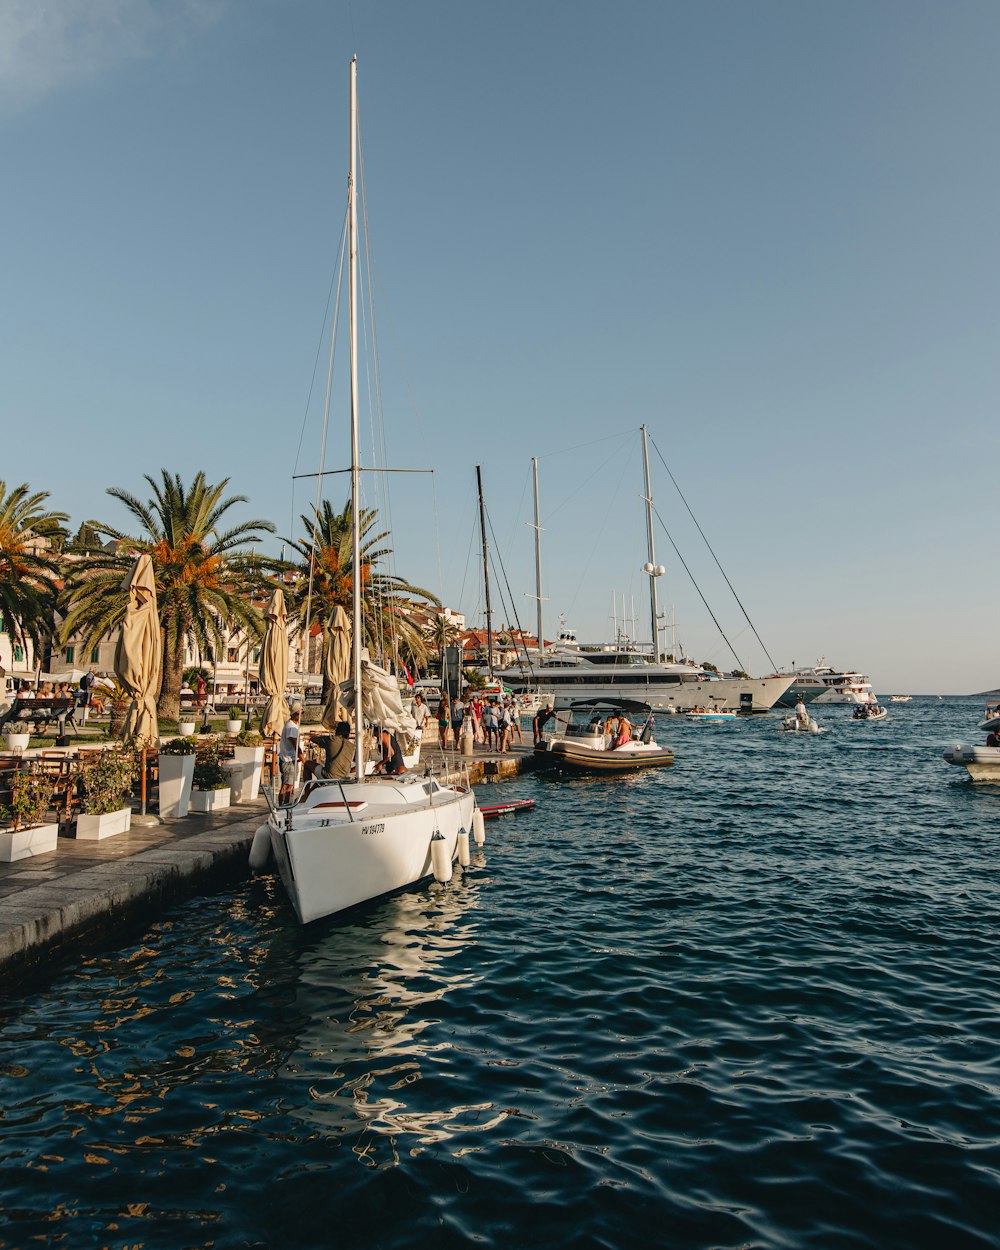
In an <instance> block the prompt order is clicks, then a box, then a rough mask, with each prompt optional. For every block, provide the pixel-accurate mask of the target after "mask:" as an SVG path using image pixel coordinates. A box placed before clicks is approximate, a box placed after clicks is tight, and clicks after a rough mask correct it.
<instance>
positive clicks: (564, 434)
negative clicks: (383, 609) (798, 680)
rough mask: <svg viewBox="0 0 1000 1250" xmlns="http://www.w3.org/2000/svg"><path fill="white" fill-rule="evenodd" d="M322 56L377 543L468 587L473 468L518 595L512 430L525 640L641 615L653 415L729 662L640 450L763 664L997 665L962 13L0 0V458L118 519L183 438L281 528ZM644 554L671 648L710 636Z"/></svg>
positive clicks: (334, 228) (738, 646)
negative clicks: (373, 326)
mask: <svg viewBox="0 0 1000 1250" xmlns="http://www.w3.org/2000/svg"><path fill="white" fill-rule="evenodd" d="M354 51H357V53H358V58H359V83H360V86H359V93H360V99H361V129H362V139H363V145H364V160H365V185H366V194H367V207H368V224H369V233H370V238H371V247H372V254H373V265H374V275H375V276H374V289H375V312H376V318H377V325H378V337H379V345H380V378H381V388H382V412H383V420H384V438H385V443H386V446H387V448H388V451H387V459H388V461H389V463H391V464H394V465H396V466H412V467H421V468H430V467H433V468H434V470H435V472H434V476H433V478H431V477H428V476H402V475H397V476H394V477H393V479H392V482H391V500H390V504H389V509H390V518H391V523H392V529H393V546H394V548H395V553H396V560H395V564H396V571H397V572H398V573H400V574H402V575H404V576H406V577H407V578H408V579H409V580H411V581H413V582H415V583H416V584H420V585H425V586H429V587H431V588H432V589H436V590H438V591H439V593H440V594H441V595H442V597H443V598H444V599H445V601H446V602H447V603H448V604H449V605H450V606H452V607H455V608H456V609H459V610H462V611H465V612H466V613H467V615H468V616H469V618H470V622H473V623H475V622H477V621H478V620H479V619H481V614H482V592H481V588H480V584H479V583H480V578H479V575H478V571H477V566H476V558H477V555H476V548H477V544H478V530H477V524H478V523H477V516H476V501H475V480H474V470H475V465H476V464H477V463H479V464H481V465H482V467H483V477H484V486H485V492H486V499H487V506H488V509H489V512H490V515H491V518H492V522H493V527H494V530H495V533H496V538H497V547H498V552H497V556H498V561H502V565H503V572H501V571H500V568H499V565H498V567H497V569H496V570H495V582H496V583H502V582H504V581H506V582H507V583H509V586H510V595H509V597H508V596H507V593H506V591H505V592H504V599H506V600H507V601H508V602H509V599H511V598H512V599H513V601H514V605H515V607H516V610H517V613H518V617H519V619H520V621H521V623H522V624H524V625H526V626H529V627H532V626H533V624H534V606H533V603H532V601H531V600H530V599H529V598H527V596H528V595H529V594H530V593H531V592H532V591H533V587H534V570H533V563H532V560H533V555H532V534H531V530H530V528H529V527H528V521H529V520H530V507H531V492H530V483H529V474H530V457H531V456H533V455H534V456H537V457H538V458H539V473H540V487H541V512H542V525H543V530H544V533H543V555H542V561H543V583H544V586H543V593H544V594H545V596H546V602H545V606H544V611H545V622H546V633H547V635H549V636H552V634H553V633H554V632H555V630H556V629H557V627H558V617H559V614H560V613H562V614H564V615H565V617H566V619H567V622H568V623H569V624H571V625H572V626H574V627H575V628H576V630H577V632H578V634H579V636H580V637H581V638H585V639H598V638H602V637H606V636H609V635H610V632H611V628H612V601H613V598H615V599H616V601H617V603H618V605H619V606H618V609H617V610H618V613H619V615H620V613H621V607H620V605H621V602H622V596H624V598H625V604H626V613H627V615H628V616H631V615H632V612H633V608H632V604H633V603H634V604H635V614H636V616H637V617H638V618H639V626H638V628H639V634H640V636H642V637H648V630H649V626H648V610H647V608H646V604H647V599H648V591H647V586H646V580H645V578H644V577H643V575H642V574H641V573H640V571H639V569H640V565H641V564H642V563H643V562H644V560H645V558H646V555H645V526H644V516H643V506H642V503H641V501H640V492H641V460H640V447H639V434H638V431H639V427H640V425H641V424H642V423H643V422H645V423H646V425H647V426H648V427H649V430H650V433H651V435H652V438H653V439H654V440H655V446H656V450H654V451H653V452H652V460H653V465H652V469H653V494H654V498H655V502H656V507H657V511H658V513H659V515H660V517H662V519H663V523H664V524H665V525H666V527H667V529H668V530H669V531H670V534H671V535H672V537H673V539H674V541H675V542H676V544H677V546H678V548H679V549H680V551H681V554H682V555H683V557H684V559H685V561H686V562H687V564H688V565H689V566H690V568H691V570H692V572H693V574H694V576H695V578H696V579H697V581H698V584H699V586H700V587H701V590H702V592H703V593H704V595H705V597H706V598H707V599H708V601H709V603H710V604H711V607H712V609H713V611H714V612H715V615H716V616H717V617H718V618H719V621H720V622H721V624H722V625H723V628H724V630H725V632H726V634H727V635H728V637H729V638H730V640H731V641H732V642H733V644H734V647H735V650H736V652H737V654H738V655H739V657H740V659H741V660H742V662H743V663H744V664H745V665H746V666H747V667H749V668H750V669H751V670H752V671H755V672H766V671H770V667H771V666H770V662H769V660H768V658H767V656H766V655H764V654H763V652H762V651H761V649H760V647H759V645H758V644H757V642H756V640H755V639H754V638H753V636H752V634H751V633H750V631H749V628H748V627H747V625H746V622H745V620H744V619H743V616H742V613H741V612H740V609H739V607H738V606H737V605H736V603H735V602H734V601H733V599H732V596H731V595H730V594H729V592H728V591H727V590H726V589H725V586H724V584H723V583H722V580H721V578H720V577H719V575H718V573H717V571H714V565H713V563H712V560H711V557H710V556H709V555H708V553H707V552H706V550H705V549H704V546H703V545H702V544H701V540H700V539H699V538H698V536H697V533H696V531H695V529H694V527H693V525H692V524H691V522H690V519H689V518H688V516H687V513H686V511H685V509H684V507H683V504H682V503H681V501H680V499H679V498H678V497H677V495H676V493H675V491H674V488H673V486H672V485H671V483H670V480H669V478H668V476H667V474H666V472H665V471H664V469H663V466H662V464H661V463H660V460H659V455H662V457H663V458H664V459H665V460H666V462H667V464H669V466H670V470H671V472H672V473H673V475H674V477H675V478H676V479H677V481H678V483H679V485H680V487H681V489H682V490H683V491H684V494H685V496H686V497H687V500H688V502H689V503H690V505H691V508H692V510H693V511H694V513H695V515H696V516H697V518H698V520H699V521H700V523H701V526H702V528H703V529H704V531H705V532H706V534H707V535H708V537H709V539H710V540H711V542H712V545H713V547H714V548H715V551H716V553H717V554H718V556H719V559H720V561H721V563H722V565H723V567H724V568H725V569H726V572H727V573H728V575H729V578H730V580H731V581H732V583H733V585H734V586H735V588H736V590H737V592H738V593H739V595H740V598H741V599H742V602H743V604H744V605H745V607H746V609H747V611H748V613H749V615H750V617H751V618H752V619H753V622H754V624H755V626H756V627H757V631H758V632H759V634H760V635H761V637H762V638H763V641H764V643H765V645H766V647H767V651H768V652H769V654H770V656H771V657H772V658H773V659H774V660H775V662H776V663H777V664H779V665H781V666H784V665H787V664H790V663H791V662H792V661H793V660H795V661H797V662H798V663H800V664H802V663H810V662H813V661H815V660H816V659H817V658H818V657H819V656H821V655H825V656H826V658H827V659H828V660H829V661H830V662H832V663H835V664H840V665H845V666H852V667H857V668H861V669H862V670H864V671H866V672H869V673H871V675H872V678H873V680H874V682H875V685H876V689H877V690H878V691H879V692H884V693H890V692H894V691H897V690H906V691H918V692H945V693H949V692H950V693H965V692H971V691H976V690H982V689H985V688H988V687H992V686H993V685H995V684H997V683H998V682H1000V671H998V666H997V654H996V651H997V645H996V641H995V637H994V632H995V631H994V624H993V621H992V615H993V612H994V610H995V608H996V592H995V588H994V581H995V573H996V566H995V558H994V552H995V540H994V537H993V532H992V531H993V526H992V524H991V522H992V517H991V515H990V511H989V500H990V499H991V498H992V496H993V494H994V493H995V485H996V472H995V469H996V461H997V433H996V426H995V415H996V410H997V397H998V380H1000V356H998V352H997V341H998V333H997V332H998V328H1000V327H998V320H1000V318H998V312H1000V307H998V305H1000V245H998V230H997V222H998V221H1000V172H998V171H1000V166H998V162H997V160H996V134H997V130H998V121H1000V78H998V75H997V73H996V65H997V62H998V53H1000V7H998V6H997V5H996V4H994V3H968V2H964V3H963V2H959V3H948V4H945V3H940V4H926V3H919V2H915V0H908V2H906V3H890V2H882V3H851V2H842V3H837V4H826V5H821V4H818V3H816V4H812V3H810V4H803V3H798V2H796V3H791V2H789V3H777V2H774V3H764V2H760V3H736V2H735V0H732V2H730V3H701V4H693V3H689V4H675V3H666V2H664V3H636V2H632V3H629V2H628V0H625V2H624V3H615V4H614V5H611V4H596V3H590V2H589V0H574V2H573V3H570V2H569V0H566V2H565V3H559V4H557V3H538V2H535V3H524V2H520V0H515V2H513V3H506V4H504V5H502V6H501V5H487V4H480V3H472V2H464V3H460V2H459V0H450V2H447V3H445V2H440V3H433V2H429V3H412V2H411V3H404V2H401V0H380V2H379V3H367V4H363V3H360V0H358V2H356V3H354V4H352V5H347V4H335V3H314V2H311V0H282V2H281V3H278V2H277V0H243V2H241V3H236V2H235V0H229V2H226V0H174V2H172V3H160V2H155V0H144V2H143V0H132V2H130V3H125V2H124V0H89V2H88V3H73V2H71V0H58V2H57V0H30V2H29V0H0V161H2V167H3V169H4V185H5V194H4V196H3V197H2V200H0V239H2V248H3V282H2V285H0V344H2V346H0V406H2V414H3V430H4V434H5V440H4V442H5V446H4V455H3V460H2V473H0V476H3V477H4V478H5V479H6V480H7V481H8V483H11V482H20V481H24V480H27V481H29V482H30V483H31V485H32V486H33V487H34V488H36V489H44V490H47V491H49V492H50V495H51V502H52V504H53V505H54V506H56V507H59V508H62V509H63V510H65V511H67V512H69V513H70V514H71V516H72V518H73V520H74V522H79V521H82V520H84V519H86V518H88V517H98V518H105V519H107V520H109V521H111V522H112V523H120V522H123V521H124V514H123V511H122V510H121V508H120V505H118V504H116V503H115V502H114V501H113V500H111V499H109V498H108V497H107V496H106V494H105V490H106V488H107V487H109V486H119V487H125V488H128V489H131V490H132V491H134V492H136V493H139V494H142V493H143V492H144V483H143V481H142V476H143V474H144V473H151V474H153V475H157V474H158V472H159V470H160V468H161V467H163V468H167V469H169V470H171V471H175V472H178V473H180V474H181V475H182V477H184V478H186V479H189V478H190V477H191V476H193V474H194V473H195V472H196V471H197V470H198V469H199V468H201V469H204V470H205V472H206V473H207V474H208V476H209V479H210V480H219V479H221V478H222V477H225V476H229V477H230V478H231V484H232V487H233V489H234V490H235V491H237V492H239V493H241V494H245V495H247V496H248V498H249V502H248V504H247V505H246V507H245V509H242V511H241V516H244V517H253V516H262V517H267V518H269V519H271V520H272V521H273V522H274V523H275V524H276V526H277V527H278V531H279V534H281V535H287V534H289V533H290V532H292V529H293V525H294V524H295V523H294V521H293V518H297V517H298V515H299V514H300V513H302V512H304V511H306V510H307V509H308V507H309V505H310V503H311V501H312V496H313V487H312V486H311V485H310V484H309V483H306V482H299V483H297V484H295V485H294V486H293V482H292V476H293V474H294V473H304V472H310V471H313V470H314V469H315V468H316V466H317V465H318V461H319V440H320V422H321V411H322V394H323V389H324V385H325V375H326V355H327V349H326V347H325V346H323V347H320V344H321V341H322V338H323V335H324V328H323V327H324V318H325V310H326V302H327V295H328V291H329V289H330V284H331V280H332V277H333V274H334V271H335V268H336V260H337V252H338V247H339V240H340V234H341V229H342V223H343V214H344V197H345V186H346V162H347V117H346V110H347V71H348V63H349V60H350V56H351V54H352V52H354ZM338 352H339V363H340V364H342V363H343V361H344V359H345V358H346V357H345V353H344V352H343V350H342V349H340V348H338ZM346 385H347V383H346V378H345V377H344V375H343V372H342V371H340V374H339V376H338V377H335V380H334V406H333V412H332V417H331V420H332V422H333V423H334V431H333V432H332V433H331V435H330V446H329V448H328V454H327V464H328V465H329V466H335V465H339V464H343V463H344V462H345V458H346V454H347V453H346V433H345V430H346V418H345V394H346ZM329 480H330V482H331V484H330V486H329V489H328V494H329V496H330V498H331V499H332V500H333V501H334V502H335V503H336V504H337V505H338V506H339V505H340V503H341V502H342V491H343V485H342V481H343V479H339V478H334V479H329ZM372 502H375V498H374V497H373V498H372ZM298 528H299V527H298V526H297V525H296V526H295V533H296V535H297V534H298ZM656 544H657V558H658V559H659V560H660V561H662V562H663V563H664V564H665V565H666V566H667V574H666V576H665V577H664V578H663V579H661V582H660V587H659V592H660V597H661V606H663V607H665V608H666V609H667V610H668V611H669V610H670V609H671V608H672V609H673V610H674V612H675V616H676V620H677V632H678V636H679V638H680V640H681V641H682V642H683V643H684V646H685V649H686V650H687V651H688V652H689V653H690V654H692V655H693V656H695V658H697V659H699V660H702V659H711V660H713V661H715V662H716V663H718V664H720V665H721V666H728V665H731V664H732V663H733V660H732V657H731V655H730V653H729V651H728V650H727V648H726V646H725V644H724V643H723V642H722V640H721V639H720V637H719V635H718V633H717V631H716V629H715V626H714V625H713V623H712V621H711V619H710V617H709V615H708V613H707V612H706V610H705V608H704V607H703V606H702V603H701V599H700V597H699V595H698V593H697V592H696V591H695V590H694V588H693V587H692V585H691V582H690V581H689V579H688V575H687V573H685V571H684V569H683V567H682V566H681V565H680V563H679V561H678V560H677V558H676V556H675V555H674V553H673V550H672V548H671V545H670V542H669V541H668V539H667V537H666V535H665V534H664V532H663V529H662V528H661V527H660V524H659V523H658V524H657V527H656ZM498 598H499V591H498V590H497V591H495V592H494V608H495V611H496V615H497V617H502V618H503V619H507V618H508V617H509V616H510V614H511V613H510V609H509V608H505V607H504V606H503V605H502V604H498V602H497V600H498Z"/></svg>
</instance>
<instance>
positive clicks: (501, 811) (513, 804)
mask: <svg viewBox="0 0 1000 1250" xmlns="http://www.w3.org/2000/svg"><path fill="white" fill-rule="evenodd" d="M534 806H535V800H534V799H511V800H510V802H509V803H490V804H488V805H486V806H483V805H482V804H481V805H480V807H479V810H480V811H481V812H482V813H483V820H492V819H493V817H494V816H510V815H512V814H513V813H514V812H530V811H531V809H532V808H533V807H534Z"/></svg>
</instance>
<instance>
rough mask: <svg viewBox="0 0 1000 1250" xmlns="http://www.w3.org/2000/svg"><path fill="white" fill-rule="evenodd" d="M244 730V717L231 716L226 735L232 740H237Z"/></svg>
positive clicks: (227, 722) (227, 723)
mask: <svg viewBox="0 0 1000 1250" xmlns="http://www.w3.org/2000/svg"><path fill="white" fill-rule="evenodd" d="M242 728H243V717H242V716H230V717H229V719H228V720H227V721H226V733H227V734H228V735H229V736H230V738H235V737H236V735H237V734H238V733H239V732H240V730H241V729H242Z"/></svg>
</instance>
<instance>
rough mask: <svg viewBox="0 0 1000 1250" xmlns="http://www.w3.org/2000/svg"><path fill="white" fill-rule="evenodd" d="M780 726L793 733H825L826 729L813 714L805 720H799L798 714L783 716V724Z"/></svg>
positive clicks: (781, 728) (786, 731)
mask: <svg viewBox="0 0 1000 1250" xmlns="http://www.w3.org/2000/svg"><path fill="white" fill-rule="evenodd" d="M778 728H779V729H780V730H782V731H784V732H785V733H792V734H825V733H826V730H825V729H823V728H821V727H820V726H819V725H818V724H817V723H816V721H815V719H814V718H813V717H812V716H809V717H807V718H806V719H805V720H799V718H798V717H797V716H785V717H782V721H781V724H780V725H779V726H778Z"/></svg>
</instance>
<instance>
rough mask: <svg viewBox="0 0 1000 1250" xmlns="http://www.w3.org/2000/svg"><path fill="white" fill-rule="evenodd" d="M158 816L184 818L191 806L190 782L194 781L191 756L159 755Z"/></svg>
mask: <svg viewBox="0 0 1000 1250" xmlns="http://www.w3.org/2000/svg"><path fill="white" fill-rule="evenodd" d="M159 771H160V815H161V816H164V817H167V818H171V817H174V816H186V815H187V814H188V808H189V807H190V805H191V782H192V781H193V780H194V756H193V755H164V754H163V753H162V752H161V753H160V763H159Z"/></svg>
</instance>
